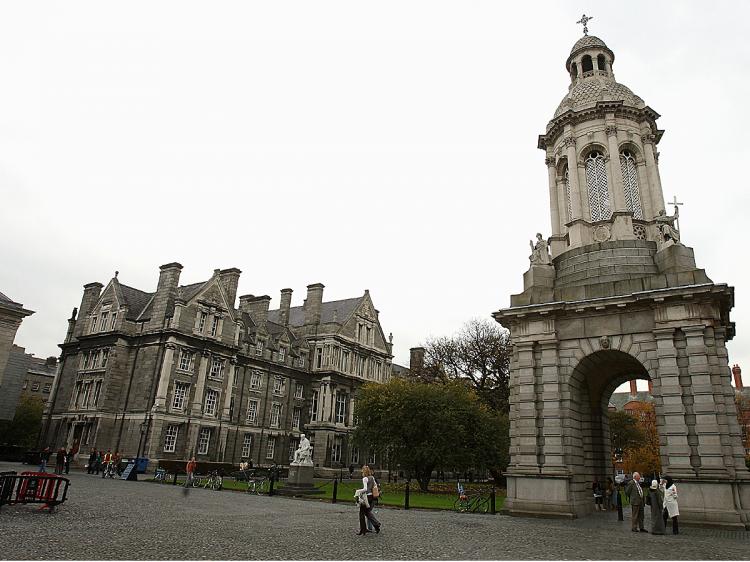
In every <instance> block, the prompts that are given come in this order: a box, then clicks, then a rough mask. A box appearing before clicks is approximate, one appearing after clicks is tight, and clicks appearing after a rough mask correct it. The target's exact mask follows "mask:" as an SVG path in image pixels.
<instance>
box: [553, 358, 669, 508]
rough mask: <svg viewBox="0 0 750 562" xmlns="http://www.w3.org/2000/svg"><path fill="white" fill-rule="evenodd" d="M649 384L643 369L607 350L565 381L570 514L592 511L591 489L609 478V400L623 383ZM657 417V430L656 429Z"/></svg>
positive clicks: (582, 364) (633, 360)
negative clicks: (569, 443)
mask: <svg viewBox="0 0 750 562" xmlns="http://www.w3.org/2000/svg"><path fill="white" fill-rule="evenodd" d="M634 379H641V380H649V381H650V380H651V377H650V376H649V373H648V371H647V369H646V367H644V365H643V364H642V363H641V362H640V361H638V359H636V358H635V357H633V356H632V355H629V354H628V353H625V352H623V351H619V350H614V349H607V350H600V351H595V352H593V353H591V354H590V355H587V356H585V357H583V358H582V359H581V360H580V361H579V362H578V364H577V365H576V367H575V368H574V369H573V372H572V374H571V376H570V379H569V383H568V384H569V390H570V393H569V396H570V398H569V403H568V404H567V405H566V406H567V408H566V409H567V411H568V420H567V429H568V435H569V437H570V441H571V445H572V446H571V447H568V449H567V458H566V463H567V464H568V466H577V467H579V469H578V470H576V471H575V472H574V473H573V475H572V479H571V485H570V493H571V500H572V504H573V508H574V511H575V512H576V513H578V514H583V513H587V512H589V511H593V508H594V503H593V500H592V490H591V486H592V483H593V480H594V477H597V478H599V480H600V481H602V480H604V479H606V478H607V477H608V476H612V475H613V469H614V467H613V464H612V451H611V446H610V430H609V411H608V405H609V399H610V397H611V396H612V393H613V392H614V391H615V390H616V389H617V388H618V387H619V386H620V385H622V384H623V383H626V382H628V381H630V380H634ZM658 419H659V417H658V416H657V428H658V425H659V424H658Z"/></svg>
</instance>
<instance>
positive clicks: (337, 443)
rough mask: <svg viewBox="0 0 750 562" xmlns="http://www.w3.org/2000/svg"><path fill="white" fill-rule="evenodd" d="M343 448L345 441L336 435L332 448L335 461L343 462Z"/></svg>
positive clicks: (332, 457) (332, 458) (332, 456)
mask: <svg viewBox="0 0 750 562" xmlns="http://www.w3.org/2000/svg"><path fill="white" fill-rule="evenodd" d="M342 449H343V443H342V439H341V437H335V438H334V439H333V448H332V449H331V460H332V461H333V462H341V451H342Z"/></svg>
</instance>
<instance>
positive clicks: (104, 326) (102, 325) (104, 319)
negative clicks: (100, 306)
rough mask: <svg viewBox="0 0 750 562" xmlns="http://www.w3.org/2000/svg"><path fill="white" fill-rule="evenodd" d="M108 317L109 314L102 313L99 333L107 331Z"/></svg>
mask: <svg viewBox="0 0 750 562" xmlns="http://www.w3.org/2000/svg"><path fill="white" fill-rule="evenodd" d="M108 317H109V312H104V311H102V316H101V320H99V331H100V332H103V331H104V330H106V329H107V318H108Z"/></svg>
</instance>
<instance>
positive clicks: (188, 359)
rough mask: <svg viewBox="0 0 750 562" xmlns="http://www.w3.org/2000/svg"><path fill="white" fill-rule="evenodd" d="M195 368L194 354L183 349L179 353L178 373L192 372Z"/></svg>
mask: <svg viewBox="0 0 750 562" xmlns="http://www.w3.org/2000/svg"><path fill="white" fill-rule="evenodd" d="M194 366H195V354H194V353H193V352H192V351H188V350H187V349H183V350H182V353H180V371H187V372H189V373H192V372H193V367H194Z"/></svg>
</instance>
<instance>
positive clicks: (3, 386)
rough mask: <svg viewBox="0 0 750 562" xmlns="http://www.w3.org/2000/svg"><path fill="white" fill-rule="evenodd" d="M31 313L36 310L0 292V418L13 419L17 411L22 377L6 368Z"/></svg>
mask: <svg viewBox="0 0 750 562" xmlns="http://www.w3.org/2000/svg"><path fill="white" fill-rule="evenodd" d="M31 314H34V312H33V311H31V310H26V309H25V308H24V307H23V305H22V304H21V303H17V302H15V301H13V300H11V299H9V298H8V297H6V296H5V295H4V294H2V293H0V420H12V419H13V415H14V414H15V412H16V404H18V397H19V395H20V393H21V384H22V382H21V381H22V379H21V375H20V374H18V375H16V371H15V370H14V369H11V371H10V372H9V373H7V374H6V370H7V369H6V368H7V366H8V359H9V358H10V354H11V351H12V349H13V341H14V340H15V339H16V332H17V331H18V328H19V327H20V326H21V322H22V321H23V319H24V318H26V317H27V316H30V315H31Z"/></svg>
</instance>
